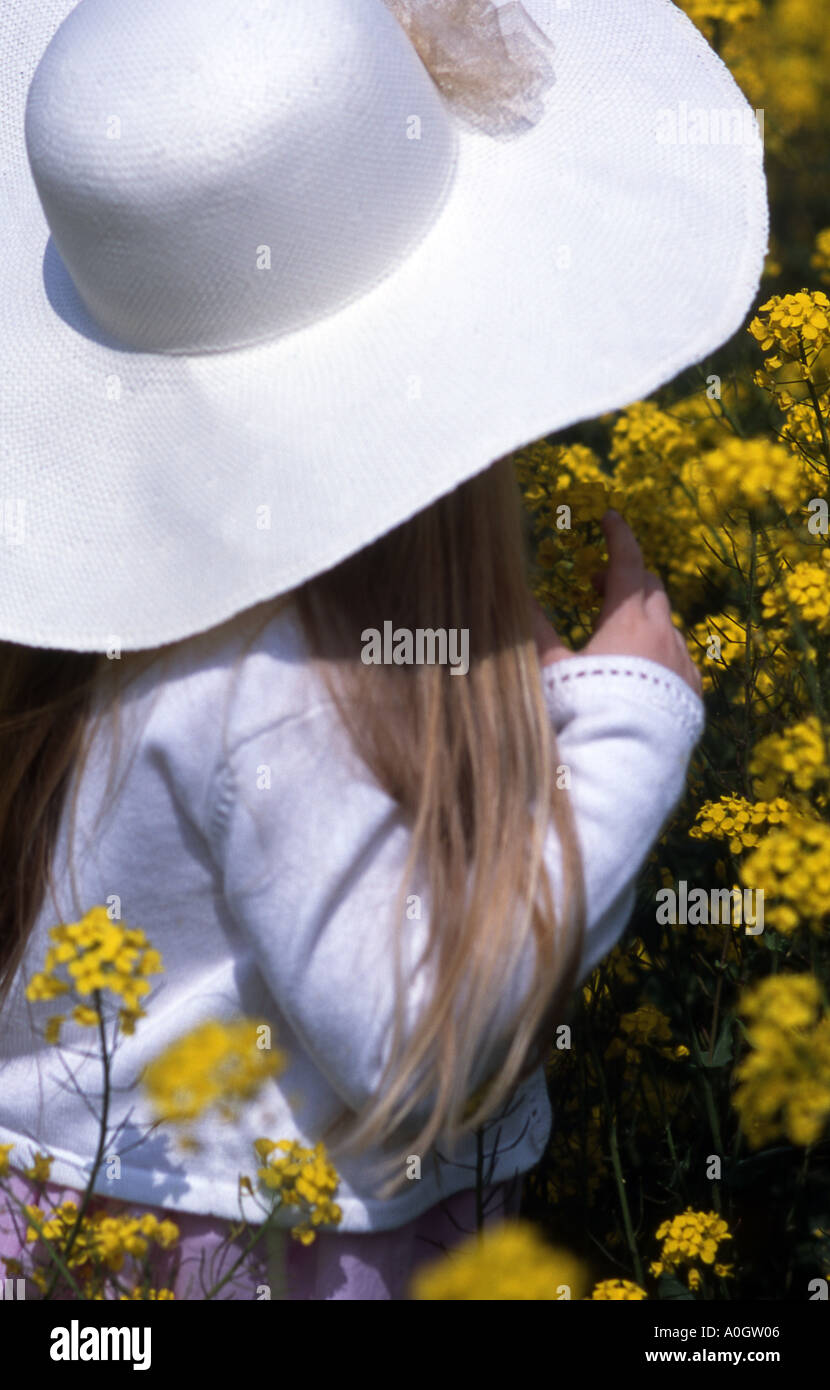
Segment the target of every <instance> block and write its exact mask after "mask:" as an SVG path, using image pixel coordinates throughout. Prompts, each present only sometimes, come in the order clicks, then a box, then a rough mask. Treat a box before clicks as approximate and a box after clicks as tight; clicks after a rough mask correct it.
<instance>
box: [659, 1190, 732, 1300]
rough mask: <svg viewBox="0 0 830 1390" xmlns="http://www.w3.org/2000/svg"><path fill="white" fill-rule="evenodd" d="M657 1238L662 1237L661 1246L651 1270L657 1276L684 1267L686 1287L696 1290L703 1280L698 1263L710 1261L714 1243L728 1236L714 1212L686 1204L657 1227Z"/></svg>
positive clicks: (729, 1237)
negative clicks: (679, 1211) (685, 1206)
mask: <svg viewBox="0 0 830 1390" xmlns="http://www.w3.org/2000/svg"><path fill="white" fill-rule="evenodd" d="M657 1239H658V1240H659V1241H662V1249H661V1251H660V1259H659V1260H658V1261H655V1262H654V1263H653V1264H652V1265H651V1273H652V1274H653V1275H655V1277H658V1278H659V1276H660V1275H661V1274H664V1273H667V1274H677V1273H679V1272H680V1271H681V1270H682V1269H683V1268H684V1267H685V1268H686V1279H687V1284H688V1287H689V1288H690V1289H691V1290H692V1292H696V1291H697V1290H698V1289H700V1288H701V1286H702V1283H703V1274H702V1271H701V1270H700V1269H699V1268H698V1265H699V1264H704V1265H711V1264H712V1263H713V1262H714V1259H715V1256H716V1254H717V1250H718V1246H719V1245H721V1244H722V1243H723V1242H724V1241H727V1240H731V1239H732V1237H731V1235H730V1234H729V1227H728V1226H727V1224H726V1222H725V1221H724V1220H723V1218H722V1217H720V1216H718V1214H717V1212H714V1211H709V1212H706V1211H694V1210H693V1208H692V1207H687V1208H686V1210H685V1211H684V1212H681V1213H680V1215H679V1216H675V1217H672V1218H671V1219H670V1220H668V1221H664V1222H663V1223H662V1225H661V1226H659V1227H658V1229H657Z"/></svg>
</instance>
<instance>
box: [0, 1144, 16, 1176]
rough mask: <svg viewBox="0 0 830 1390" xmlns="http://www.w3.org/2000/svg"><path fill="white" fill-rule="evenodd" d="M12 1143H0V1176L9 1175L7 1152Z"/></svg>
mask: <svg viewBox="0 0 830 1390" xmlns="http://www.w3.org/2000/svg"><path fill="white" fill-rule="evenodd" d="M13 1148H14V1144H0V1178H7V1177H8V1176H9V1154H10V1153H11V1151H12V1149H13Z"/></svg>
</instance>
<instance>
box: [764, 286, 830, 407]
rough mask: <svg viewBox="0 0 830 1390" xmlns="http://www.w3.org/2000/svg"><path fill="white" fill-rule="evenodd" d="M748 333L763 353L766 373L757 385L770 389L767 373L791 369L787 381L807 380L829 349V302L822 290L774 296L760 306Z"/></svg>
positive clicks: (770, 380)
mask: <svg viewBox="0 0 830 1390" xmlns="http://www.w3.org/2000/svg"><path fill="white" fill-rule="evenodd" d="M749 331H750V333H751V334H752V336H753V338H755V339H757V342H758V345H759V347H760V349H761V351H762V353H764V366H765V368H766V371H765V372H759V373H758V375H757V378H756V379H757V380H759V384H760V385H763V386H766V387H767V388H768V389H769V388H770V383H771V382H772V386H773V387H774V386H775V385H776V381H777V379H773V378H771V377H770V375H769V374H770V373H771V372H774V371H777V370H779V369H780V368H782V367H784V366H785V365H786V366H787V367H790V368H792V371H791V372H790V373H789V374H788V376H787V378H786V380H788V381H794V382H795V381H807V380H808V379H809V375H810V370H811V368H812V366H813V363H814V362H815V359H816V357H817V356H818V354H819V353H820V352H821V351H822V350H823V349H824V348H826V347H830V299H828V298H827V295H826V294H824V292H823V291H822V290H813V291H812V292H811V291H809V290H806V289H805V290H799V291H798V293H797V294H785V295H773V297H772V298H771V299H768V300H767V302H766V304H762V305H761V307H760V309H759V310H758V313H757V315H756V317H755V318H754V319H753V320H752V323H751V324H750V325H749Z"/></svg>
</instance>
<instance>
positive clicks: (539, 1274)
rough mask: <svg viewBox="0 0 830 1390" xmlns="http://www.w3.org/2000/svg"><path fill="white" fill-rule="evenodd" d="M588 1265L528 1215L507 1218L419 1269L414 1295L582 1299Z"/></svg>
mask: <svg viewBox="0 0 830 1390" xmlns="http://www.w3.org/2000/svg"><path fill="white" fill-rule="evenodd" d="M586 1283H587V1279H586V1270H585V1266H584V1264H583V1263H582V1261H581V1260H580V1259H578V1258H577V1256H576V1255H573V1254H571V1252H570V1251H568V1250H562V1249H557V1248H555V1247H553V1246H550V1245H548V1244H547V1242H546V1241H545V1240H543V1238H542V1236H541V1235H540V1234H539V1232H538V1231H537V1229H536V1227H535V1226H532V1225H531V1224H530V1223H529V1222H526V1221H509V1222H502V1223H501V1224H500V1225H499V1226H498V1227H496V1228H495V1229H492V1230H487V1229H486V1228H485V1230H484V1231H483V1232H482V1233H481V1234H480V1235H474V1236H471V1237H470V1238H469V1239H468V1240H466V1241H464V1242H463V1244H462V1245H460V1246H459V1247H458V1249H456V1250H452V1251H450V1253H449V1254H447V1255H445V1256H444V1257H443V1258H441V1259H438V1260H435V1261H431V1262H430V1263H429V1264H428V1265H426V1266H425V1267H422V1268H421V1269H419V1270H418V1271H417V1272H416V1274H415V1276H414V1278H413V1280H412V1287H411V1292H412V1297H413V1298H414V1299H416V1300H420V1301H432V1302H442V1303H444V1302H451V1301H452V1302H461V1301H474V1302H518V1301H524V1300H534V1301H535V1300H545V1301H549V1302H553V1301H559V1300H560V1299H577V1298H578V1299H581V1298H583V1297H584V1295H585V1292H586Z"/></svg>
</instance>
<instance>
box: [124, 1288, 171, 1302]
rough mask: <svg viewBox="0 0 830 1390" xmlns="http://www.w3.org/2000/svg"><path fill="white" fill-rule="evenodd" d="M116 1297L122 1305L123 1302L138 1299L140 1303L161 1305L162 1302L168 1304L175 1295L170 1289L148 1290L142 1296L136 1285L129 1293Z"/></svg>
mask: <svg viewBox="0 0 830 1390" xmlns="http://www.w3.org/2000/svg"><path fill="white" fill-rule="evenodd" d="M118 1297H119V1299H120V1300H121V1302H122V1303H123V1302H125V1301H126V1302H129V1301H130V1300H131V1299H140V1300H141V1301H142V1302H143V1301H145V1300H150V1301H152V1300H156V1301H157V1302H159V1303H161V1302H163V1301H167V1302H169V1301H170V1300H171V1299H174V1298H175V1297H176V1295H175V1294H174V1292H173V1290H172V1289H148V1291H147V1293H146V1294H144V1293H142V1291H141V1289H140V1287H139V1286H138V1284H136V1286H135V1288H134V1289H133V1290H132V1292H131V1293H122V1294H119V1295H118Z"/></svg>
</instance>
